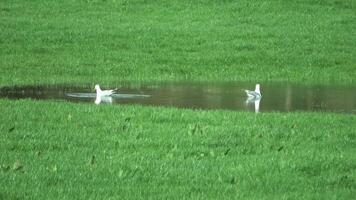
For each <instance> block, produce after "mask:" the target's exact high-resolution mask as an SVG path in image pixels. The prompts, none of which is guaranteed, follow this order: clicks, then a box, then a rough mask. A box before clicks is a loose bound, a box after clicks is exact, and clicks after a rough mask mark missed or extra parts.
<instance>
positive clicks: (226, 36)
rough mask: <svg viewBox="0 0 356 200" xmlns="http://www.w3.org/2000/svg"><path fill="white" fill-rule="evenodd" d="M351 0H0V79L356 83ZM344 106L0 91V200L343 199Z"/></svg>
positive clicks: (350, 186) (348, 162) (348, 123)
mask: <svg viewBox="0 0 356 200" xmlns="http://www.w3.org/2000/svg"><path fill="white" fill-rule="evenodd" d="M355 3H356V2H355V1H353V0H323V1H321V0H305V1H303V0H300V1H292V0H290V1H288V0H287V1H281V0H274V1H264V0H262V1H247V0H241V1H228V0H225V1H222V0H219V1H218V0H216V1H213V0H205V1H203V0H198V1H186V0H180V1H179V0H171V1H163V0H162V1H146V0H132V1H128V0H102V1H100V0H64V1H52V0H46V1H45V0H32V1H25V0H2V1H0V30H1V31H0V86H5V85H28V84H81V83H85V84H87V83H89V84H95V83H100V84H104V85H110V84H112V85H114V84H116V83H118V82H121V81H135V82H139V81H161V80H163V81H172V80H175V81H177V80H189V81H251V82H253V83H254V82H268V81H289V82H295V83H302V84H355V80H356V79H355V77H356V23H355V22H356V5H355ZM355 121H356V117H355V115H342V114H333V113H259V114H255V113H248V112H232V111H222V110H216V111H214V110H209V111H204V110H188V109H176V108H158V107H143V106H137V105H135V106H134V105H121V106H110V105H100V106H96V105H94V104H79V103H69V102H55V101H33V100H18V101H12V100H8V99H0V199H235V198H243V199H352V198H353V197H354V196H355V195H356V175H355V173H356V157H355V155H354V154H355V152H356V144H355V143H356V138H355V137H356V131H355V130H356V123H355Z"/></svg>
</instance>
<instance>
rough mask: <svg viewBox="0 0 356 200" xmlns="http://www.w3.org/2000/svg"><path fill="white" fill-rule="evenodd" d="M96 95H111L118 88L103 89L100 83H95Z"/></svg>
mask: <svg viewBox="0 0 356 200" xmlns="http://www.w3.org/2000/svg"><path fill="white" fill-rule="evenodd" d="M95 90H96V96H97V97H105V96H111V95H112V94H114V93H116V91H117V89H114V90H101V89H100V86H99V85H98V84H96V85H95Z"/></svg>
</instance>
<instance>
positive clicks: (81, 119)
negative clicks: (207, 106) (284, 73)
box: [0, 100, 356, 199]
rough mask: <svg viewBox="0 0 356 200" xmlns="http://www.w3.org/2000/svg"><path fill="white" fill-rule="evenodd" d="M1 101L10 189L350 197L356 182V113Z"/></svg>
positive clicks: (35, 194)
mask: <svg viewBox="0 0 356 200" xmlns="http://www.w3.org/2000/svg"><path fill="white" fill-rule="evenodd" d="M0 105H1V107H2V108H3V112H2V118H1V122H2V123H1V125H0V129H1V132H2V135H1V137H0V141H1V144H2V145H1V147H0V148H1V152H5V153H2V154H1V155H0V160H1V166H2V169H1V171H0V177H1V178H0V183H1V184H0V185H2V188H3V189H2V192H1V194H0V196H1V195H2V196H3V197H4V198H7V197H9V198H10V199H11V198H16V197H18V198H25V199H26V196H27V197H29V198H30V199H33V198H35V199H46V198H48V197H49V196H47V195H50V197H51V198H54V199H57V198H58V197H61V198H62V199H67V198H73V197H75V198H78V199H87V198H96V197H97V198H119V197H120V198H135V199H136V198H139V199H142V198H145V197H149V198H166V197H167V198H174V199H180V198H207V199H215V198H218V197H223V198H235V197H245V198H250V199H259V198H262V197H266V198H299V197H303V198H307V199H309V198H323V199H333V198H339V199H349V198H351V197H353V195H354V193H355V191H356V185H355V183H356V182H355V180H356V177H355V161H356V160H355V157H354V156H353V155H354V152H355V146H356V140H355V133H354V131H353V130H355V129H356V126H355V123H353V122H354V121H355V120H356V118H355V116H354V115H341V114H331V113H260V114H258V115H255V114H253V113H244V112H231V111H219V110H217V111H193V110H188V109H176V108H154V107H142V106H95V105H87V104H73V103H64V102H44V101H39V102H36V101H31V100H19V101H9V100H0ZM4 116H7V117H6V118H5V117H4ZM19 188H21V190H20V191H19ZM100 188H102V190H101V189H100ZM40 191H51V192H49V193H44V192H40ZM25 194H26V196H24V195H25Z"/></svg>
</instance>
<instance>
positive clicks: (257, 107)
mask: <svg viewBox="0 0 356 200" xmlns="http://www.w3.org/2000/svg"><path fill="white" fill-rule="evenodd" d="M260 102H261V98H251V97H249V98H247V99H246V107H248V106H249V105H252V104H254V105H255V113H258V112H260Z"/></svg>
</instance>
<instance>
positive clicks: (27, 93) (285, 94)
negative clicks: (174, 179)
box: [0, 82, 356, 113]
mask: <svg viewBox="0 0 356 200" xmlns="http://www.w3.org/2000/svg"><path fill="white" fill-rule="evenodd" d="M116 87H118V89H119V93H118V94H116V95H114V96H112V97H104V98H101V99H100V101H98V98H96V95H95V91H94V90H93V88H94V85H84V86H68V85H67V86H60V85H43V86H23V87H16V86H15V87H2V88H0V97H2V98H8V99H21V98H31V99H48V100H60V101H70V102H87V103H96V104H142V105H152V106H169V107H179V108H193V109H228V110H246V111H253V112H271V111H278V112H292V111H328V112H343V113H356V86H322V85H321V86H305V85H296V84H288V83H265V84H263V83H262V84H261V93H262V98H261V99H259V100H258V99H257V100H256V99H253V100H248V99H247V97H246V94H245V92H244V89H250V90H253V89H254V87H255V85H254V84H253V83H239V82H234V83H194V82H193V83H179V82H177V83H154V84H130V83H126V84H122V85H120V86H113V87H109V88H116ZM103 89H105V87H103Z"/></svg>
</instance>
